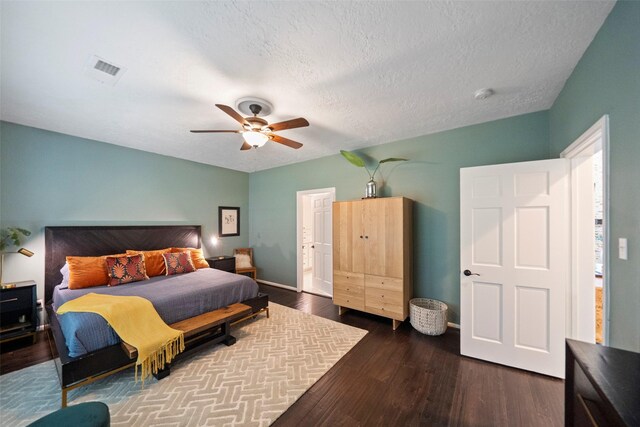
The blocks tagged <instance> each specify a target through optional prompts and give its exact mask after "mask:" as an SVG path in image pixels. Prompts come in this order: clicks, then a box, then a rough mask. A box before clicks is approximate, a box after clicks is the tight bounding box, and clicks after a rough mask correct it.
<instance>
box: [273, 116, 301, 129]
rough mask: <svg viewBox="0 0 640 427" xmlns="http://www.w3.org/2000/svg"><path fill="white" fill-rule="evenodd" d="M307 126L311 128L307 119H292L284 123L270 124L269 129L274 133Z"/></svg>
mask: <svg viewBox="0 0 640 427" xmlns="http://www.w3.org/2000/svg"><path fill="white" fill-rule="evenodd" d="M305 126H309V122H308V121H307V119H304V118H302V117H298V118H297V119H291V120H286V121H284V122H279V123H273V124H270V125H269V128H270V129H271V130H272V131H274V132H277V131H279V130H285V129H294V128H303V127H305Z"/></svg>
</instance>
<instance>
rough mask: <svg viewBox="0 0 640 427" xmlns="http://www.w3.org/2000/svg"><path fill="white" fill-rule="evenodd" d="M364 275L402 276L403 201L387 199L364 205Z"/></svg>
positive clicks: (394, 198)
mask: <svg viewBox="0 0 640 427" xmlns="http://www.w3.org/2000/svg"><path fill="white" fill-rule="evenodd" d="M364 206H365V208H364V247H365V248H364V252H365V254H366V257H365V266H364V271H365V273H366V274H371V275H374V276H383V277H395V278H402V277H403V258H404V253H403V252H404V248H403V234H404V230H403V220H404V215H403V199H402V198H401V197H388V198H383V199H375V200H367V201H366V202H364Z"/></svg>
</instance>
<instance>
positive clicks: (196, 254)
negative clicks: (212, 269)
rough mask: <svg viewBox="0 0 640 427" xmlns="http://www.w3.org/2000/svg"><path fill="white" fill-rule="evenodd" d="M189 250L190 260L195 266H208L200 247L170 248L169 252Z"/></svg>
mask: <svg viewBox="0 0 640 427" xmlns="http://www.w3.org/2000/svg"><path fill="white" fill-rule="evenodd" d="M186 251H189V252H191V262H193V265H194V267H195V268H209V263H208V262H207V260H206V259H204V255H202V249H196V248H171V252H174V253H175V252H186Z"/></svg>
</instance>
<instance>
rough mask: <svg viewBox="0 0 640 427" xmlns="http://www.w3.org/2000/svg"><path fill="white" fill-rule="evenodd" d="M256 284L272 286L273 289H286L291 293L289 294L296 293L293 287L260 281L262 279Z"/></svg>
mask: <svg viewBox="0 0 640 427" xmlns="http://www.w3.org/2000/svg"><path fill="white" fill-rule="evenodd" d="M256 282H258V283H262V284H264V285H269V286H273V287H274V288H282V289H286V290H288V291H291V292H295V291H296V287H295V286H289V285H283V284H282V283H276V282H269V281H268V280H262V279H258V280H256Z"/></svg>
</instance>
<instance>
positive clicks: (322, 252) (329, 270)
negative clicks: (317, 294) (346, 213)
mask: <svg viewBox="0 0 640 427" xmlns="http://www.w3.org/2000/svg"><path fill="white" fill-rule="evenodd" d="M332 202H333V200H332V197H331V194H330V193H322V194H318V195H315V196H313V198H312V204H313V227H314V230H313V246H312V252H313V286H314V288H315V289H318V290H320V291H321V292H323V293H325V294H327V295H332V294H333V286H332V281H333V251H332V247H331V246H332V235H331V234H332V233H331V209H332V208H331V205H332Z"/></svg>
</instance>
